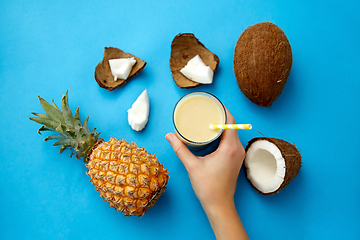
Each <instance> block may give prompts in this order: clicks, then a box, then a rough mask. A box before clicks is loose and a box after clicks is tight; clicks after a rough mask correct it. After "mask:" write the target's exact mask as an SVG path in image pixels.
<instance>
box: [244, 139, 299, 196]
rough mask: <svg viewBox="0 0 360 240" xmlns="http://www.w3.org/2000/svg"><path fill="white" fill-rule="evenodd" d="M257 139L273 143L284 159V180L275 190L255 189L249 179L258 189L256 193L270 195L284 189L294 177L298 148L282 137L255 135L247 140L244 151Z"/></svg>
mask: <svg viewBox="0 0 360 240" xmlns="http://www.w3.org/2000/svg"><path fill="white" fill-rule="evenodd" d="M259 140H266V141H268V142H271V143H273V144H275V145H276V146H277V147H278V148H279V150H280V152H281V154H282V156H283V157H284V160H285V168H286V169H285V177H284V181H283V183H282V184H281V185H280V187H279V188H278V189H277V190H275V191H274V192H270V193H263V192H261V191H260V190H259V189H257V188H256V187H255V186H254V185H253V184H252V183H251V181H250V180H249V182H250V183H251V185H252V186H253V187H254V188H255V189H256V191H258V193H261V194H263V195H272V194H275V193H278V192H279V191H281V190H282V189H284V188H285V187H286V186H287V185H288V184H289V183H290V182H291V181H292V180H293V179H294V178H295V176H296V175H297V174H298V173H299V172H300V168H301V155H300V152H299V150H298V149H297V148H296V146H295V144H291V143H289V142H287V141H285V140H282V139H278V138H270V137H256V138H253V139H251V140H250V141H249V143H248V145H247V146H246V148H245V151H246V152H247V151H248V149H249V148H250V146H251V145H252V144H253V143H254V142H256V141H259ZM245 173H246V174H247V171H245Z"/></svg>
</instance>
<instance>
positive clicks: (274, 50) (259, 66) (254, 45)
mask: <svg viewBox="0 0 360 240" xmlns="http://www.w3.org/2000/svg"><path fill="white" fill-rule="evenodd" d="M291 66H292V51H291V46H290V43H289V40H288V39H287V37H286V35H285V33H284V32H283V31H282V30H281V29H280V28H279V27H278V26H277V25H275V24H273V23H270V22H264V23H258V24H255V25H254V26H250V27H249V28H247V29H246V30H245V31H244V32H243V33H242V34H241V36H240V37H239V39H238V41H237V43H236V47H235V53H234V72H235V77H236V80H237V82H238V85H239V88H240V90H241V91H242V92H243V93H244V94H245V96H246V97H247V98H248V99H250V100H251V101H252V102H253V103H255V104H257V105H259V106H263V107H268V106H270V105H271V104H272V103H273V102H274V101H275V99H276V98H277V97H279V96H280V94H281V92H282V90H283V89H284V86H285V83H286V81H287V79H288V77H289V74H290V70H291Z"/></svg>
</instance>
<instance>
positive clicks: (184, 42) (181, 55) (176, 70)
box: [170, 33, 220, 88]
mask: <svg viewBox="0 0 360 240" xmlns="http://www.w3.org/2000/svg"><path fill="white" fill-rule="evenodd" d="M196 55H199V56H200V58H201V59H202V60H203V62H204V63H205V64H206V65H207V66H209V67H210V68H211V70H213V71H214V72H215V70H216V69H217V67H218V65H219V62H220V59H219V57H218V56H217V55H216V54H214V53H212V52H211V51H210V50H208V49H207V48H206V47H205V46H204V45H203V44H202V43H201V42H200V41H199V40H198V39H197V38H196V37H195V36H194V34H192V33H179V34H178V35H176V37H175V38H174V40H173V41H172V43H171V56H170V69H171V73H172V77H173V79H174V81H175V83H176V85H177V86H178V87H179V88H193V87H197V86H199V85H202V84H201V83H198V82H194V81H192V80H190V79H188V78H187V77H185V76H184V75H183V74H182V73H181V72H180V70H181V69H182V68H183V67H185V65H186V64H187V63H188V61H189V60H190V59H192V58H193V57H195V56H196Z"/></svg>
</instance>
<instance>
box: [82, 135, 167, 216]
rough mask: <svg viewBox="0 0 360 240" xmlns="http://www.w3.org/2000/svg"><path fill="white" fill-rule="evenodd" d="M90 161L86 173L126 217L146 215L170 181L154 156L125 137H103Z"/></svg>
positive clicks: (93, 150) (93, 151)
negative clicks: (130, 142) (107, 139)
mask: <svg viewBox="0 0 360 240" xmlns="http://www.w3.org/2000/svg"><path fill="white" fill-rule="evenodd" d="M87 162H88V163H87V164H86V167H87V168H88V170H89V171H88V172H87V175H88V176H89V177H90V178H91V179H90V182H91V183H92V184H93V185H94V186H95V190H96V191H98V192H99V193H100V196H101V197H102V198H103V199H104V201H106V202H108V203H110V207H112V208H115V209H116V210H118V211H121V212H124V215H125V216H140V217H141V216H142V215H144V214H145V213H146V212H147V211H148V209H149V208H150V207H152V206H153V205H154V204H155V202H156V201H157V199H158V198H159V197H160V195H161V194H162V193H163V192H164V191H165V186H166V184H167V182H168V180H169V175H168V171H167V170H166V169H165V168H164V167H163V165H162V163H159V161H158V159H157V158H156V156H155V155H150V154H149V153H148V152H147V151H146V150H145V149H144V148H139V147H138V146H137V145H136V144H135V143H132V144H129V143H128V142H126V141H125V140H124V139H123V140H121V141H120V140H118V139H116V138H113V137H111V139H110V140H109V141H108V142H105V141H104V140H103V139H100V141H99V142H98V143H97V144H96V145H95V146H94V147H93V149H92V150H91V152H90V153H89V155H88V158H87Z"/></svg>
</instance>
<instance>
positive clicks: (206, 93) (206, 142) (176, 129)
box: [172, 91, 227, 145]
mask: <svg viewBox="0 0 360 240" xmlns="http://www.w3.org/2000/svg"><path fill="white" fill-rule="evenodd" d="M199 93H200V94H202V95H207V96H209V97H210V98H211V97H213V98H215V99H216V100H217V101H218V102H219V103H220V105H221V107H222V109H223V111H224V117H225V118H224V124H226V122H227V114H226V110H225V106H224V104H223V103H222V102H221V101H220V99H219V98H217V97H216V96H215V95H213V94H211V93H209V92H206V91H195V92H190V93H187V94H185V95H184V96H182V97H181V98H180V99H179V100H178V101H177V102H176V104H175V107H174V109H173V114H172V120H173V125H174V128H175V131H176V133H177V134H179V135H180V136H181V137H182V138H183V139H184V140H185V141H187V142H189V143H191V144H194V145H206V144H208V143H211V142H213V141H215V140H216V139H218V138H219V137H220V136H221V134H222V133H223V131H224V129H222V130H221V132H219V134H218V135H216V136H215V137H214V138H212V139H210V140H208V141H205V142H194V141H192V140H189V139H187V138H186V137H184V136H183V135H182V134H181V133H180V131H179V130H178V128H177V127H176V124H175V109H176V107H177V105H178V104H179V102H180V101H181V100H183V99H184V98H185V97H188V96H189V95H194V94H199Z"/></svg>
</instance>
